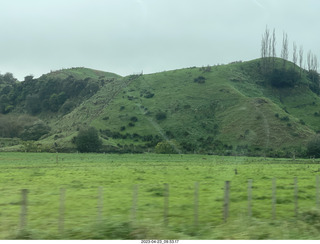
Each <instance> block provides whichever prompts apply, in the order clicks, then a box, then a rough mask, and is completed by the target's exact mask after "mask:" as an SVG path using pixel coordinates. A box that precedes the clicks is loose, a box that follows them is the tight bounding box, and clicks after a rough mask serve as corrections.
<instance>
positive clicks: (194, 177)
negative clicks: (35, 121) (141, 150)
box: [0, 153, 320, 239]
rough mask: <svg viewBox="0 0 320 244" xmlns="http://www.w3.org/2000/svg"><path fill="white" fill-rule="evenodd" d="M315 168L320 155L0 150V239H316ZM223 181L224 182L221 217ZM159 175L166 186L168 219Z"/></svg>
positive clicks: (318, 170) (319, 222)
mask: <svg viewBox="0 0 320 244" xmlns="http://www.w3.org/2000/svg"><path fill="white" fill-rule="evenodd" d="M235 171H237V173H236V172H235ZM319 174H320V162H319V161H317V160H312V159H310V160H306V159H297V160H295V161H293V160H289V159H270V158H248V157H222V156H208V155H157V154H140V155H136V154H134V155H131V154H124V155H123V154H122V155H116V154H49V153H35V154H32V153H0V239H17V238H18V239H19V238H21V239H29V238H31V239H144V238H146V239H153V238H155V239H319V237H320V219H319V218H320V213H319V211H318V210H317V191H319V189H318V187H317V182H316V179H317V175H319ZM295 177H297V180H298V209H299V215H298V216H297V217H296V216H295V198H294V196H295V195H294V194H295V185H294V178H295ZM273 178H276V186H277V187H276V200H277V204H276V219H272V179H273ZM249 179H252V217H251V218H249V217H248V180H249ZM225 181H231V183H230V185H231V187H230V207H229V218H228V219H227V222H226V223H225V222H224V219H223V204H224V186H225ZM196 182H197V183H198V186H199V188H198V195H197V194H196V193H195V183H196ZM164 184H168V186H169V197H168V198H167V201H168V206H169V207H168V210H167V211H168V216H167V221H168V224H167V225H165V223H164V205H165V200H166V197H165V196H166V193H165V186H164ZM136 185H137V186H136ZM61 188H64V189H65V202H64V218H63V219H64V225H63V227H64V231H61V216H60V213H61V212H60V207H61V206H60V203H61V201H60V189H61ZM21 189H28V205H27V223H26V226H25V229H24V230H20V228H19V226H20V213H21V201H22V200H21V199H22V197H21ZM134 189H136V190H134ZM197 199H198V202H197ZM59 218H60V220H59ZM196 220H197V221H196ZM59 223H60V230H59Z"/></svg>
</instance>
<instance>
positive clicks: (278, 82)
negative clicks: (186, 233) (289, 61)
mask: <svg viewBox="0 0 320 244" xmlns="http://www.w3.org/2000/svg"><path fill="white" fill-rule="evenodd" d="M268 79H269V81H270V84H271V85H272V86H273V87H277V88H287V87H293V86H294V85H295V84H296V83H297V82H298V81H299V79H300V76H299V73H298V72H297V71H294V70H292V69H290V70H283V69H274V70H273V71H272V72H271V73H270V74H269V75H268Z"/></svg>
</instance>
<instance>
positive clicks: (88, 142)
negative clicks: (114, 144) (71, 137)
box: [75, 127, 102, 152]
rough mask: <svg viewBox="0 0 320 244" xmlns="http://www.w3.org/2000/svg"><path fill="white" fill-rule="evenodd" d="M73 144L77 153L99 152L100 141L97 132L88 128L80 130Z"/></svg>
mask: <svg viewBox="0 0 320 244" xmlns="http://www.w3.org/2000/svg"><path fill="white" fill-rule="evenodd" d="M75 144H76V147H77V150H78V151H79V152H99V151H100V149H101V146H102V141H101V139H100V138H99V135H98V131H97V130H96V129H95V128H93V127H90V128H89V129H86V130H80V131H79V133H78V136H77V137H76V138H75Z"/></svg>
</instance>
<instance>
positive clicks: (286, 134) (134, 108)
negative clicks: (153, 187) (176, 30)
mask: <svg viewBox="0 0 320 244" xmlns="http://www.w3.org/2000/svg"><path fill="white" fill-rule="evenodd" d="M261 61H262V60H261V59H257V60H252V61H249V62H234V63H231V64H228V65H216V66H207V67H192V68H185V69H179V70H172V71H166V72H160V73H155V74H148V75H142V74H141V75H131V76H126V77H121V76H119V75H116V74H113V73H107V72H103V71H96V70H92V69H87V68H72V69H66V70H61V71H56V72H51V73H49V74H46V75H43V76H41V77H40V78H38V79H32V80H30V81H24V82H20V83H12V85H10V84H9V85H8V84H7V85H6V86H2V88H0V89H2V90H1V92H0V99H1V106H2V107H1V112H2V114H3V115H1V116H0V120H2V121H6V120H8V121H9V118H11V119H12V118H15V117H19V116H22V114H24V116H29V117H28V118H29V124H28V125H20V134H19V133H16V134H15V135H14V136H11V137H18V138H23V136H21V135H22V134H23V133H24V135H29V134H32V133H30V132H29V134H28V133H27V131H28V130H29V131H30V130H31V129H32V128H33V130H35V131H37V127H35V126H34V124H38V125H39V124H42V125H43V126H42V127H43V128H42V129H43V133H42V134H41V133H40V134H39V137H38V138H37V142H36V144H37V150H51V151H55V150H57V151H75V150H76V149H75V145H74V144H73V143H72V142H73V138H74V137H75V136H76V135H77V133H78V131H79V130H80V129H82V128H87V127H90V126H93V127H95V128H97V129H98V130H99V132H100V137H101V138H102V140H103V144H104V146H103V151H105V152H145V151H154V150H155V148H156V146H157V145H159V142H163V143H169V144H170V145H171V146H172V145H174V148H175V151H176V152H181V153H210V154H225V155H227V154H237V155H267V156H291V155H293V154H296V155H303V153H304V151H305V146H306V143H307V141H308V140H309V139H310V138H311V137H312V136H313V135H314V134H315V133H316V132H317V131H320V123H319V121H320V106H319V105H320V98H319V96H318V92H319V91H318V90H317V85H316V82H317V80H314V76H311V74H310V72H307V71H305V70H301V72H300V68H299V67H297V66H295V65H293V64H292V63H290V62H287V67H286V69H283V68H282V67H281V64H282V63H283V62H282V61H283V60H280V59H277V60H276V64H275V65H276V67H275V68H274V69H273V70H271V71H268V72H265V71H262V69H261ZM316 79H318V76H316ZM26 114H27V115H26ZM30 121H31V122H30ZM32 121H33V122H32ZM2 127H4V123H2ZM34 127H35V128H34ZM40 127H41V126H40ZM40 127H39V128H40ZM44 128H46V130H45V129H44ZM3 131H5V128H3V129H2V132H1V126H0V136H1V135H2V136H3V138H4V137H5V139H2V141H1V143H2V144H1V145H2V148H1V150H24V149H25V148H26V146H25V145H26V142H25V141H27V139H28V137H27V138H24V140H25V141H24V142H23V141H21V140H19V139H16V138H15V139H9V138H8V137H10V135H7V134H6V133H4V132H3ZM31 132H32V130H31ZM1 133H2V134H1ZM30 137H31V136H30ZM21 145H24V146H21Z"/></svg>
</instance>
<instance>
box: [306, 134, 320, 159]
mask: <svg viewBox="0 0 320 244" xmlns="http://www.w3.org/2000/svg"><path fill="white" fill-rule="evenodd" d="M307 154H308V156H311V157H316V158H320V135H316V136H315V137H313V138H312V139H311V140H310V141H309V143H308V145H307Z"/></svg>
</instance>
